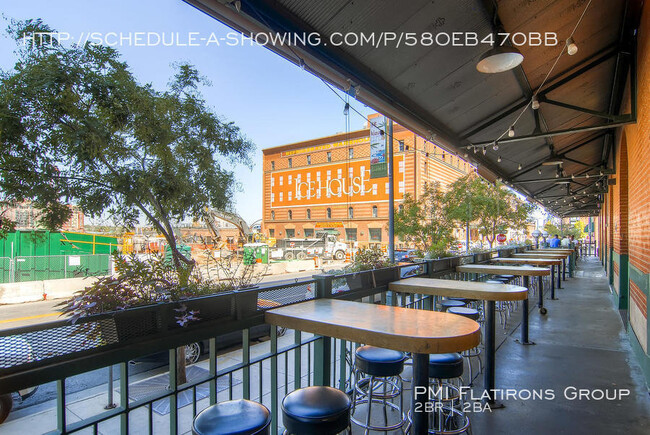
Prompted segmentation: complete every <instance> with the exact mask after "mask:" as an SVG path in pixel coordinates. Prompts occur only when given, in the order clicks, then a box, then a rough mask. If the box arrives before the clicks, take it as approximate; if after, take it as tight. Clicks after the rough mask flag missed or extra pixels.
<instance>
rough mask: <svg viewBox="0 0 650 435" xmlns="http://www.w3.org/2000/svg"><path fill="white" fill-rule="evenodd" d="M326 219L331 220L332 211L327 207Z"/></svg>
mask: <svg viewBox="0 0 650 435" xmlns="http://www.w3.org/2000/svg"><path fill="white" fill-rule="evenodd" d="M327 219H332V209H331V208H329V207H328V208H327Z"/></svg>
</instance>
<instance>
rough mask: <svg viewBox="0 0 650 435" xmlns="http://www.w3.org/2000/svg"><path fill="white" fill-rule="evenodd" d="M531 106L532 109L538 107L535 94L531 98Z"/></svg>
mask: <svg viewBox="0 0 650 435" xmlns="http://www.w3.org/2000/svg"><path fill="white" fill-rule="evenodd" d="M531 107H532V108H533V110H537V109H539V100H538V99H537V95H533V100H532V102H531Z"/></svg>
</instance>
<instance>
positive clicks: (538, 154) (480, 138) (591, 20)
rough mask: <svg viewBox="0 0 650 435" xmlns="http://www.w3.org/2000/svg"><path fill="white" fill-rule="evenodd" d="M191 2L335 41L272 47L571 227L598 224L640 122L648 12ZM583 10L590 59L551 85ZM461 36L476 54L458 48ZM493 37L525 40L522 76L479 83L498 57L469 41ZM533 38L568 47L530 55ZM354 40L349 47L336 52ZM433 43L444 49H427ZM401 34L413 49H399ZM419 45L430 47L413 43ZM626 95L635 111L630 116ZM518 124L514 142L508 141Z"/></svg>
mask: <svg viewBox="0 0 650 435" xmlns="http://www.w3.org/2000/svg"><path fill="white" fill-rule="evenodd" d="M185 1H186V2H187V3H189V4H191V5H193V6H195V7H197V8H198V9H200V10H202V11H204V12H205V13H207V14H209V15H211V16H213V17H215V18H216V19H218V20H219V21H221V22H223V23H225V24H226V25H228V26H230V27H232V28H234V29H235V30H238V31H241V32H243V33H245V34H247V35H249V34H251V33H259V32H265V33H272V34H286V33H293V34H309V33H312V32H317V33H318V34H319V35H320V37H321V41H323V42H325V43H321V44H304V45H303V44H298V45H296V46H291V47H289V46H286V45H285V46H282V45H274V46H269V48H270V49H271V50H274V51H275V52H277V53H278V54H280V55H281V56H283V57H285V58H286V59H287V60H289V61H291V62H293V63H295V64H297V65H300V66H303V67H304V68H305V69H306V70H308V71H310V72H311V73H313V74H315V75H316V76H319V77H321V78H323V79H324V80H326V81H328V82H329V83H332V84H333V85H334V86H336V87H338V88H339V89H341V90H344V91H347V92H349V93H351V94H353V95H356V97H357V98H358V99H359V100H360V101H362V102H363V103H365V104H367V105H369V106H371V107H373V108H375V109H376V110H378V111H380V112H382V113H383V114H385V115H386V116H388V117H390V118H392V119H394V120H395V121H396V122H398V123H400V124H401V125H403V126H405V127H407V128H409V129H411V130H412V131H414V132H416V133H418V134H419V135H421V136H422V137H424V138H426V139H429V140H432V141H434V142H436V143H437V144H438V145H440V146H442V147H443V148H446V149H447V150H448V151H450V152H453V153H456V154H457V155H459V156H460V157H464V158H466V159H467V160H469V161H470V162H472V163H474V164H475V165H477V166H478V171H479V173H480V174H481V175H483V176H484V177H486V178H488V179H491V180H495V179H497V178H501V179H502V180H503V181H504V182H506V183H507V184H509V185H510V186H512V187H513V188H515V189H516V190H518V191H520V192H521V193H523V194H524V195H526V196H527V197H529V198H531V199H533V200H536V201H538V202H539V203H541V204H543V206H544V207H545V208H547V209H548V210H549V211H551V212H554V213H556V214H559V215H561V216H586V215H596V214H598V211H599V208H598V207H599V204H600V203H601V202H602V198H603V195H602V193H604V192H605V191H606V190H607V184H608V181H607V178H608V177H607V175H608V174H612V173H613V172H614V168H615V162H614V153H613V152H612V150H613V146H614V143H615V139H616V133H617V131H618V130H617V127H620V126H622V125H625V124H627V123H633V122H635V120H636V86H635V83H636V79H635V77H634V74H635V59H634V57H635V53H636V46H635V40H636V28H637V27H638V20H639V17H640V9H641V6H642V3H643V2H642V1H641V0H591V3H589V1H588V0H555V1H551V0H549V1H536V2H530V1H521V0H499V1H493V0H438V1H431V0H410V1H408V2H398V1H391V0H375V1H358V0H357V1H354V0H327V1H313V0H241V1H227V0H185ZM588 3H589V5H588ZM587 5H588V7H587ZM585 9H586V12H584V11H585ZM583 12H584V17H583V18H582V21H581V22H580V25H579V26H578V27H577V29H576V31H575V34H574V36H573V38H574V40H575V43H576V44H577V47H578V51H577V53H576V54H574V55H572V56H569V55H568V54H566V50H565V52H564V54H563V55H562V56H561V57H560V58H559V60H558V61H557V64H556V65H555V67H554V68H553V70H552V73H551V74H550V75H549V76H548V78H547V79H546V81H544V80H545V77H546V76H547V74H548V73H549V71H551V68H552V67H553V65H554V64H555V62H556V58H557V57H558V54H559V53H560V51H562V49H563V48H564V46H565V39H566V38H567V37H568V36H570V35H571V33H572V31H573V29H574V27H575V26H576V23H578V21H579V19H580V17H581V15H582V14H583ZM381 32H392V33H384V34H382V33H381ZM453 32H461V33H459V35H461V36H460V37H461V38H463V40H462V45H463V46H452V45H451V43H449V44H445V41H447V39H446V37H447V36H449V37H451V36H453ZM493 32H505V33H508V34H510V35H513V34H515V33H518V35H520V36H518V37H517V38H515V39H513V40H512V42H513V43H515V45H517V48H518V49H519V50H520V52H521V53H522V54H523V56H524V61H523V62H522V63H521V65H520V66H518V67H516V68H515V69H513V70H510V71H506V72H502V73H497V74H484V73H480V72H478V71H477V69H476V64H477V62H478V61H479V59H480V57H481V55H482V54H483V53H484V52H486V51H487V50H488V49H489V48H490V46H489V45H486V44H478V45H473V44H471V41H469V42H470V44H465V43H464V38H465V36H466V35H470V36H471V35H472V34H476V35H478V38H479V40H480V39H482V38H483V37H485V36H487V35H490V34H491V33H493ZM534 32H539V33H541V34H542V37H544V35H545V34H546V33H555V34H556V35H557V43H556V44H555V43H553V42H552V41H549V42H551V45H546V44H543V45H540V46H534V45H531V44H530V43H529V41H528V38H529V37H530V36H531V35H534V34H535V33H534ZM349 33H352V34H354V35H356V36H354V35H353V36H352V38H353V39H351V40H350V41H349V42H351V43H350V44H341V45H338V44H337V45H336V46H334V45H333V44H331V43H327V42H328V41H335V42H341V41H342V40H343V39H342V38H344V37H345V35H346V34H349ZM373 33H374V34H375V36H374V38H375V39H374V40H373V41H372V42H366V43H361V42H357V43H354V42H355V41H358V39H359V36H360V35H362V34H363V35H370V34H373ZM426 33H430V34H432V35H433V36H434V37H438V38H442V39H438V40H434V41H433V42H432V43H430V42H429V40H428V39H426V38H425V40H424V41H423V39H422V38H423V36H424V35H425V34H426ZM392 34H395V35H396V38H401V40H400V41H398V40H397V39H395V40H392V41H387V40H386V38H385V37H386V36H387V35H389V36H390V35H392ZM408 34H411V35H415V37H416V38H418V41H419V42H418V43H417V44H407V40H406V39H405V38H407V36H406V35H408ZM439 34H441V36H438V35H439ZM380 35H383V36H380ZM400 35H402V36H400ZM522 35H523V36H522ZM331 38H332V39H331ZM355 38H356V39H355ZM382 38H383V39H382ZM524 38H526V42H525V43H523V44H522V45H519V44H521V43H522V42H524ZM408 41H409V42H413V39H412V38H411V39H409V40H408ZM398 44H399V47H398ZM630 78H631V80H629V79H630ZM628 80H629V82H628ZM628 83H631V85H630V86H628V87H626V84H628ZM542 84H543V86H542ZM626 92H627V93H629V95H631V102H632V103H631V107H621V102H622V101H623V96H624V95H625V93H626ZM534 93H537V99H538V101H539V102H540V107H539V109H538V110H533V109H532V107H531V104H530V102H531V99H532V96H533V94H534ZM517 118H519V119H518V121H517V122H516V125H515V127H514V128H515V135H514V137H509V136H508V135H507V134H506V135H503V134H504V132H507V130H508V128H509V127H510V126H511V125H512V124H513V123H514V122H515V120H516V119H517ZM501 136H502V137H501ZM500 137H501V138H500ZM499 138H500V139H499ZM497 139H499V140H498V141H496V140H497ZM495 141H496V146H495ZM495 148H496V149H495ZM475 150H476V152H474V151H475ZM560 163H561V164H560Z"/></svg>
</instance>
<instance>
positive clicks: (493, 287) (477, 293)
mask: <svg viewBox="0 0 650 435" xmlns="http://www.w3.org/2000/svg"><path fill="white" fill-rule="evenodd" d="M388 288H389V290H392V291H396V292H404V293H416V294H423V295H430V296H445V297H460V298H466V299H478V300H483V301H486V302H487V307H486V311H485V370H484V372H483V387H484V389H485V390H486V391H487V392H488V397H490V399H489V400H488V402H489V403H490V404H491V407H492V408H494V407H495V406H494V404H495V401H494V390H495V353H496V351H495V331H496V327H495V322H494V318H495V301H521V300H525V299H528V289H527V288H525V287H520V286H517V285H509V284H486V283H484V282H472V281H455V280H449V279H434V278H421V277H415V278H407V279H402V280H399V281H394V282H391V283H390V284H389V285H388Z"/></svg>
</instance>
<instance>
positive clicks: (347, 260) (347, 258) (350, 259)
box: [345, 251, 352, 263]
mask: <svg viewBox="0 0 650 435" xmlns="http://www.w3.org/2000/svg"><path fill="white" fill-rule="evenodd" d="M345 262H346V263H351V262H352V256H351V255H350V251H346V253H345Z"/></svg>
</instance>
